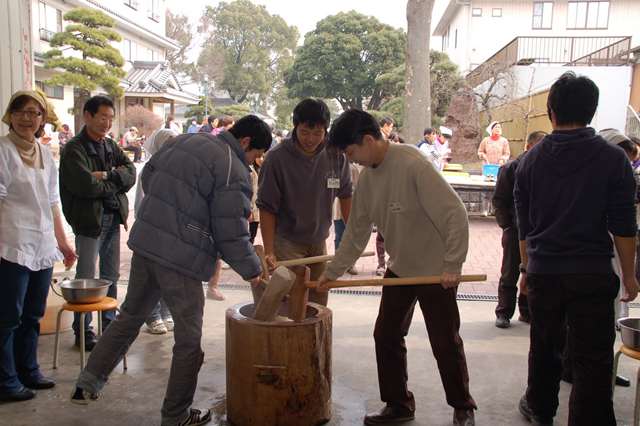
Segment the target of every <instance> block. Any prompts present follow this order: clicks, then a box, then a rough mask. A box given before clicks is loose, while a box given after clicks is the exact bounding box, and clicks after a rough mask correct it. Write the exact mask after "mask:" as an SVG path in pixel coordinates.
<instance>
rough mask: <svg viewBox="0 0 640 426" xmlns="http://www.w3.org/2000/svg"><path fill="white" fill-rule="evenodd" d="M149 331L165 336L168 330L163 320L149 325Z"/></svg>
mask: <svg viewBox="0 0 640 426" xmlns="http://www.w3.org/2000/svg"><path fill="white" fill-rule="evenodd" d="M147 331H148V332H149V333H151V334H165V333H166V332H167V331H168V330H167V327H166V326H165V325H164V322H162V320H161V319H158V320H155V321H153V322H152V323H151V324H147Z"/></svg>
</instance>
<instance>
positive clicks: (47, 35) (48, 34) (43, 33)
mask: <svg viewBox="0 0 640 426" xmlns="http://www.w3.org/2000/svg"><path fill="white" fill-rule="evenodd" d="M55 34H56V33H54V32H53V31H49V30H48V29H46V28H40V40H43V41H51V39H52V38H53V36H54V35H55Z"/></svg>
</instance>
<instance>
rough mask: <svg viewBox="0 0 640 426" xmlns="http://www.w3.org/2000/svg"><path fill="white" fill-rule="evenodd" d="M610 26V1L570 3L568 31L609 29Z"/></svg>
mask: <svg viewBox="0 0 640 426" xmlns="http://www.w3.org/2000/svg"><path fill="white" fill-rule="evenodd" d="M608 26H609V2H608V1H570V2H569V10H568V14H567V29H569V30H577V29H590V30H591V29H607V28H608Z"/></svg>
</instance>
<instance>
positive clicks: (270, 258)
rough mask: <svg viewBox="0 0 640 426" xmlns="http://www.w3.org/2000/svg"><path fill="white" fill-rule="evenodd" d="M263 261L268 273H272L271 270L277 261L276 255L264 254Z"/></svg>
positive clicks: (274, 267)
mask: <svg viewBox="0 0 640 426" xmlns="http://www.w3.org/2000/svg"><path fill="white" fill-rule="evenodd" d="M264 260H265V261H266V262H267V267H268V268H269V271H270V272H273V270H274V269H276V263H277V262H278V260H277V259H276V255H275V254H273V253H265V254H264Z"/></svg>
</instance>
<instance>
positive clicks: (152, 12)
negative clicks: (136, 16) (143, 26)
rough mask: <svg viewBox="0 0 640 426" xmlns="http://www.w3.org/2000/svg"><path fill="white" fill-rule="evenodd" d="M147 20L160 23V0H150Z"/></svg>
mask: <svg viewBox="0 0 640 426" xmlns="http://www.w3.org/2000/svg"><path fill="white" fill-rule="evenodd" d="M150 6H151V9H149V19H152V20H154V21H156V22H160V0H150Z"/></svg>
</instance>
